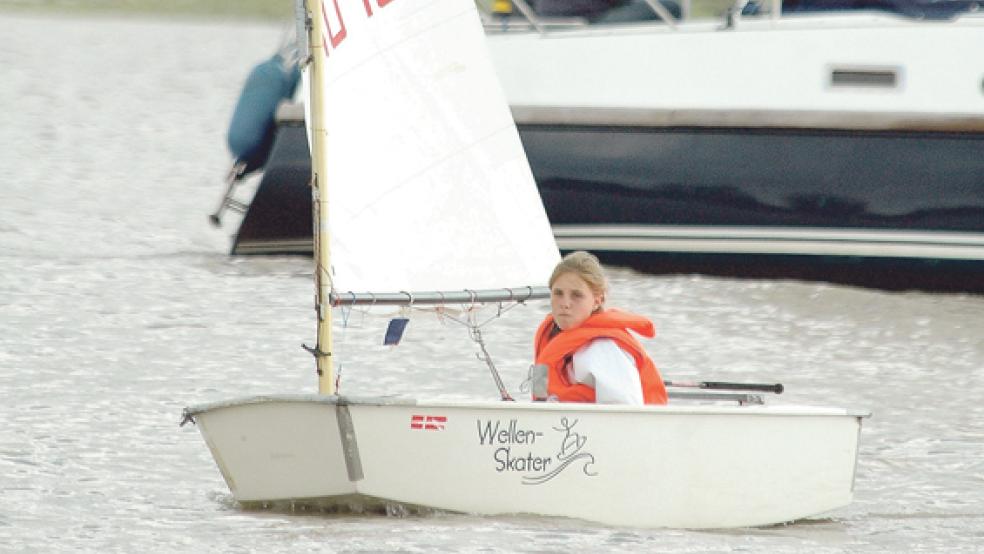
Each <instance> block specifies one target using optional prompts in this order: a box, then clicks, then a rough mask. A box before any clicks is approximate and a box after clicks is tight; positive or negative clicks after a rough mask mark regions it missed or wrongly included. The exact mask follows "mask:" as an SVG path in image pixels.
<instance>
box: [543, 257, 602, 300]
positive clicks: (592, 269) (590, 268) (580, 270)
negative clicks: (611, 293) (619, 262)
mask: <svg viewBox="0 0 984 554" xmlns="http://www.w3.org/2000/svg"><path fill="white" fill-rule="evenodd" d="M565 273H573V274H575V275H577V276H578V277H580V278H581V279H584V282H585V283H587V284H588V288H590V289H591V292H593V293H595V294H597V295H599V296H601V302H602V303H603V304H604V302H605V296H606V295H607V294H608V279H607V278H606V277H605V270H604V269H602V267H601V262H599V261H598V258H597V257H596V256H595V255H594V254H592V253H590V252H585V251H584V250H578V251H577V252H571V253H570V254H568V255H566V256H564V258H563V259H562V260H560V262H559V263H558V264H557V267H555V268H554V270H553V273H552V274H551V275H550V281H549V282H548V284H549V285H550V288H553V284H554V282H555V281H556V280H557V279H558V278H560V276H561V275H563V274H565Z"/></svg>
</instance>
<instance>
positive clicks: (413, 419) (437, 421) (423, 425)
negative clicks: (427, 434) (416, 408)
mask: <svg viewBox="0 0 984 554" xmlns="http://www.w3.org/2000/svg"><path fill="white" fill-rule="evenodd" d="M447 422H448V418H447V416H436V415H412V416H410V428H411V429H422V430H425V431H443V430H444V424H445V423H447Z"/></svg>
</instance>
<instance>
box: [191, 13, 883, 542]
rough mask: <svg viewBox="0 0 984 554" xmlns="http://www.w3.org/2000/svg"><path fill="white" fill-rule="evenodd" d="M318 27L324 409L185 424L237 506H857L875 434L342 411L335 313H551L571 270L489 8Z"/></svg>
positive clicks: (757, 521)
mask: <svg viewBox="0 0 984 554" xmlns="http://www.w3.org/2000/svg"><path fill="white" fill-rule="evenodd" d="M306 12H307V14H306V16H307V17H306V18H305V19H306V21H307V23H308V26H309V41H308V42H309V46H310V52H311V59H310V60H309V63H308V67H307V74H306V84H307V87H308V88H309V90H310V101H309V102H308V105H309V106H310V110H311V113H310V116H309V117H308V121H310V122H311V127H312V129H311V130H310V139H311V143H312V153H313V156H312V158H313V159H314V164H313V172H312V173H313V175H312V180H313V194H314V198H315V222H316V225H315V229H316V237H315V241H316V256H315V264H316V269H315V281H316V289H317V314H318V316H317V319H318V322H317V323H318V343H317V346H316V347H314V348H310V350H311V351H312V353H313V354H314V356H315V358H316V359H317V366H318V374H319V394H310V395H274V396H263V397H253V398H244V399H238V400H232V401H226V402H217V403H213V404H208V405H201V406H192V407H188V408H186V409H185V414H184V415H185V420H186V421H193V422H194V423H196V424H197V427H198V429H199V430H200V432H201V433H202V436H203V437H204V439H205V442H206V443H207V445H208V448H209V449H210V450H211V453H212V455H213V457H214V459H215V462H216V464H217V465H218V467H219V470H220V471H221V473H222V476H223V477H224V479H225V482H226V483H227V485H228V486H229V489H230V490H231V492H232V495H233V496H234V497H235V499H236V500H237V501H239V502H241V503H243V504H246V505H249V504H252V503H276V502H279V501H290V502H295V501H297V502H311V503H323V504H328V505H331V504H339V505H342V506H344V505H347V504H351V503H353V502H355V503H359V502H362V503H366V504H370V505H371V504H373V503H382V504H383V505H385V503H398V504H401V505H409V506H423V507H429V508H435V509H438V510H448V511H457V512H466V513H475V514H520V513H524V514H536V515H546V516H565V517H571V518H580V519H584V520H590V521H594V522H600V523H603V524H613V525H625V526H639V527H679V528H722V527H737V526H758V525H768V524H774V523H780V522H788V521H792V520H795V519H798V518H803V517H807V516H812V515H815V514H819V513H822V512H826V511H829V510H832V509H835V508H838V507H841V506H844V505H846V504H848V503H849V502H850V501H851V498H852V491H853V488H854V474H855V467H856V460H857V455H858V442H859V436H860V429H861V419H862V418H863V417H865V416H866V415H867V414H865V413H861V412H853V411H849V410H845V409H840V408H816V407H803V406H782V405H748V404H744V405H742V404H737V405H736V404H722V403H720V402H718V403H706V404H700V403H687V402H677V401H674V400H672V399H671V403H670V404H669V405H667V406H646V407H631V406H618V405H594V404H569V403H555V402H532V401H513V402H503V401H466V402H460V401H455V402H452V401H424V400H416V399H396V398H389V397H387V398H359V397H349V396H341V395H339V394H337V391H336V382H335V378H334V374H333V371H332V367H331V366H332V363H331V362H332V354H333V349H332V337H331V328H332V327H331V317H330V314H331V308H332V307H335V308H337V307H339V306H342V305H352V304H356V305H361V306H379V305H392V304H395V303H403V304H412V306H413V307H414V308H421V307H425V306H427V305H430V306H433V307H434V308H435V309H436V310H437V309H440V308H441V307H442V306H448V305H460V304H465V305H469V306H472V305H479V304H482V303H493V304H500V305H501V304H503V303H515V302H525V301H527V300H530V299H532V298H535V297H546V296H547V295H548V291H547V290H546V288H545V287H542V286H536V285H540V284H542V283H544V282H546V280H547V277H548V276H549V273H550V271H551V269H552V267H553V265H554V264H555V263H556V261H557V259H558V254H557V249H556V246H555V244H554V242H553V238H552V236H551V233H550V227H549V225H548V223H547V219H546V217H545V215H544V211H543V207H542V205H541V204H540V200H539V197H538V196H537V192H536V189H535V186H534V183H533V179H532V177H531V175H530V171H529V167H528V165H527V163H526V159H525V157H524V154H523V150H522V147H521V144H520V142H519V138H518V135H517V132H516V129H515V126H514V124H513V122H512V119H511V117H510V113H509V110H508V108H507V106H506V103H505V101H504V99H503V96H502V93H501V90H500V89H499V85H498V83H497V82H496V80H495V77H494V74H493V71H492V67H491V65H490V62H489V59H488V54H487V52H485V48H486V46H485V43H484V37H483V34H482V26H481V23H480V20H479V17H478V15H477V13H476V11H475V6H474V3H473V2H461V1H460V0H431V1H429V2H412V1H410V0H400V1H398V2H384V1H382V0H377V1H375V2H368V1H367V2H363V1H360V0H338V1H335V2H329V3H323V2H321V1H319V0H308V1H307V6H306ZM329 195H330V200H331V202H330V203H329ZM329 229H330V231H331V233H330V234H329ZM329 251H330V253H331V258H330V264H329ZM347 291H353V292H347ZM356 291H370V292H356ZM500 311H501V310H500ZM532 331H533V330H532V329H531V330H530V333H531V335H530V336H531V337H532ZM479 345H480V346H482V347H483V349H484V345H483V343H481V342H479ZM468 357H469V358H470V356H468ZM463 358H465V357H464V356H463ZM352 363H355V362H352ZM472 363H474V361H473V362H472ZM351 365H352V364H351V363H350V366H351ZM350 371H351V370H350ZM493 373H494V372H493ZM500 390H502V391H504V389H503V388H502V387H501V386H500ZM506 396H507V395H506V394H505V393H504V394H503V397H504V398H505V397H506ZM671 398H672V397H671Z"/></svg>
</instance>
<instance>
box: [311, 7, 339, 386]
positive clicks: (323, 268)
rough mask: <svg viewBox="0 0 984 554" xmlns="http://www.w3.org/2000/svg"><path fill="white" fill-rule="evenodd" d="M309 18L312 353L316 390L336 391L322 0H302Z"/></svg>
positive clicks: (325, 54)
mask: <svg viewBox="0 0 984 554" xmlns="http://www.w3.org/2000/svg"><path fill="white" fill-rule="evenodd" d="M305 4H306V6H307V13H308V14H310V17H309V19H308V52H309V53H310V55H311V57H310V60H309V61H310V65H309V66H308V78H309V81H308V84H309V90H310V94H309V98H308V99H307V101H308V102H309V106H310V114H311V116H310V117H311V191H312V192H311V194H312V195H313V199H312V200H313V202H312V203H311V205H312V208H313V214H312V217H313V218H314V283H315V288H316V303H317V317H318V343H317V346H316V347H315V350H314V357H315V360H317V366H318V393H319V394H335V371H334V367H333V364H332V359H331V357H332V338H331V306H330V305H329V296H330V293H331V275H330V273H329V270H330V267H331V265H330V260H331V258H330V255H329V254H330V252H329V251H330V244H331V241H330V240H329V236H328V225H327V222H326V221H324V218H326V217H328V192H327V186H326V185H327V183H326V175H327V171H326V164H325V156H324V152H325V149H324V141H325V136H326V130H325V121H324V119H325V110H324V90H325V87H324V82H325V67H324V64H325V58H326V56H327V52H325V38H324V37H325V36H326V35H325V29H324V24H325V23H324V22H325V16H324V4H323V3H322V2H321V0H305Z"/></svg>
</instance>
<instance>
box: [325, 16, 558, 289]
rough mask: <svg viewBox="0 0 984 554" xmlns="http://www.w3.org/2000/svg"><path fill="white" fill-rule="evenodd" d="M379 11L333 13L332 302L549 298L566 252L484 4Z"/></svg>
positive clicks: (329, 85)
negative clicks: (469, 294)
mask: <svg viewBox="0 0 984 554" xmlns="http://www.w3.org/2000/svg"><path fill="white" fill-rule="evenodd" d="M377 4H383V2H378V3H377V2H370V3H369V4H368V5H369V6H370V7H369V8H368V9H367V8H366V7H365V6H366V5H367V4H365V3H363V2H360V1H348V2H338V3H332V2H329V3H325V4H324V6H325V11H326V17H325V20H326V22H327V29H328V31H327V33H326V34H327V35H328V36H326V37H325V45H326V52H327V59H326V60H325V74H326V79H325V87H324V89H325V90H322V91H320V92H321V93H322V94H323V95H324V99H325V116H324V122H323V126H322V127H323V128H325V129H327V131H326V134H325V140H324V144H325V147H324V151H323V152H321V155H323V156H325V159H326V162H327V164H326V165H327V179H326V187H325V188H326V189H327V190H328V191H329V192H328V195H329V214H328V218H327V225H328V227H329V232H330V237H331V266H332V271H333V272H332V286H333V289H334V290H335V291H336V292H338V293H341V294H344V293H345V292H347V291H357V292H363V291H372V292H396V291H411V292H412V291H455V290H459V291H460V290H464V289H469V290H476V289H489V288H501V287H516V286H527V285H544V284H545V283H546V280H547V278H548V277H549V274H550V271H551V269H552V267H553V265H554V264H555V263H556V261H557V259H558V253H557V247H556V244H555V242H554V239H553V236H552V234H551V232H550V226H549V223H548V221H547V218H546V214H545V213H544V210H543V205H542V203H541V202H540V198H539V196H538V194H537V191H536V187H535V184H534V181H533V177H532V174H531V172H530V169H529V165H528V164H527V161H526V157H525V153H524V151H523V148H522V144H521V143H520V141H519V134H518V132H517V131H516V128H515V125H514V123H513V120H512V117H511V114H510V112H509V110H508V106H507V104H506V101H505V98H504V96H503V93H502V91H501V88H500V85H499V83H498V81H497V80H496V77H495V74H494V71H493V68H492V65H491V61H490V59H489V55H488V52H487V50H486V45H485V42H484V36H483V33H482V27H481V22H480V19H479V17H478V14H477V12H476V10H475V6H474V3H473V2H461V1H460V0H437V1H431V2H407V1H397V2H390V3H385V6H384V7H378V5H377ZM424 32H426V33H427V36H426V38H423V33H424ZM311 93H312V94H317V93H318V91H311ZM312 126H313V127H315V128H317V127H318V125H312ZM312 155H313V156H317V155H318V153H316V152H313V153H312Z"/></svg>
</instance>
